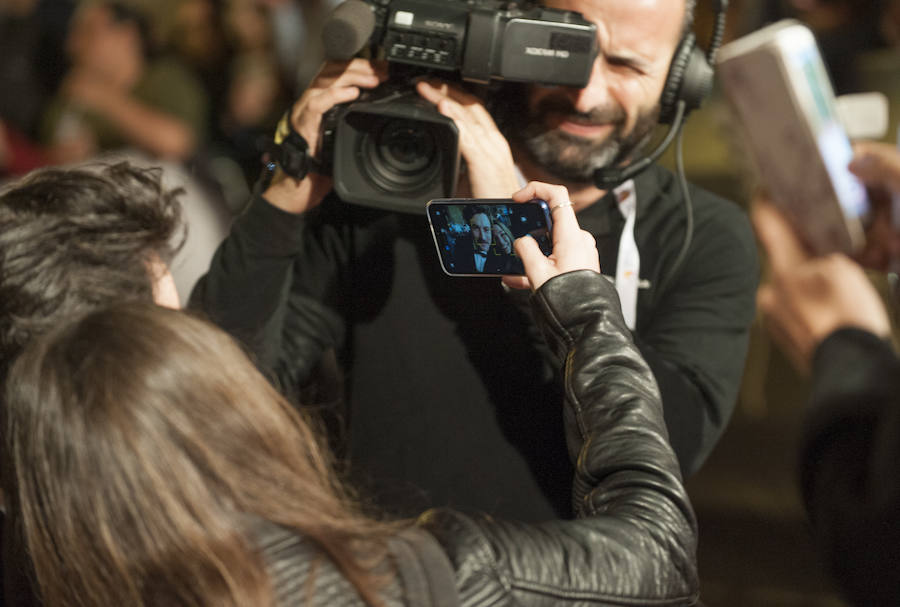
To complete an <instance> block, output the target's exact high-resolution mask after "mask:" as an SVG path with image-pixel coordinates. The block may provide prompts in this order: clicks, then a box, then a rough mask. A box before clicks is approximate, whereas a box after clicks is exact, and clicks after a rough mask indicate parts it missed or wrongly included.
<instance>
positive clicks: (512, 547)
mask: <svg viewBox="0 0 900 607" xmlns="http://www.w3.org/2000/svg"><path fill="white" fill-rule="evenodd" d="M532 305H533V307H534V312H535V316H536V317H537V318H538V319H539V324H540V326H541V327H542V330H543V332H544V335H545V338H546V340H547V343H548V345H549V346H550V348H551V350H552V351H553V352H554V354H555V356H556V357H557V361H558V364H559V365H560V368H561V369H563V373H562V375H563V377H564V381H565V403H564V406H563V410H562V411H561V413H562V414H563V415H564V418H565V427H566V439H567V443H568V448H569V453H570V455H571V457H572V459H573V461H574V462H575V468H576V470H575V479H574V483H573V490H572V499H573V502H574V509H575V512H576V516H577V518H576V519H575V520H569V521H564V520H558V521H548V522H545V523H539V524H526V523H519V522H513V521H501V520H496V519H493V518H491V517H488V516H484V515H467V514H463V513H459V512H455V511H451V510H446V509H436V510H430V511H428V512H426V513H425V514H423V515H422V516H421V517H420V519H419V525H420V526H422V527H423V528H424V529H426V530H428V531H429V532H430V533H431V534H432V535H433V536H434V537H435V538H436V539H437V540H438V542H439V543H440V545H441V546H442V547H443V549H444V551H445V552H446V554H447V556H448V557H449V559H450V563H451V565H452V568H453V571H454V574H455V577H456V588H457V591H458V595H459V601H460V604H461V605H463V606H475V605H525V606H539V605H548V606H549V605H561V604H564V605H690V604H693V603H695V602H696V601H697V596H698V579H697V568H696V545H697V526H696V521H695V518H694V513H693V510H692V508H691V505H690V502H689V501H688V497H687V495H686V493H685V490H684V487H683V486H682V483H681V477H680V473H679V469H678V462H677V460H676V458H675V454H674V453H673V451H672V449H671V447H670V446H669V442H668V437H667V434H666V428H665V424H664V422H663V414H662V405H661V400H660V395H659V390H658V388H657V385H656V382H655V380H654V378H653V375H652V374H651V371H650V369H649V367H648V366H647V364H646V363H645V362H644V360H643V358H642V357H641V355H640V354H639V352H638V350H637V348H636V346H635V345H634V343H633V342H632V339H631V333H630V332H629V330H628V329H627V328H626V326H625V323H624V320H623V318H622V314H621V310H620V305H619V301H618V296H617V294H616V291H615V288H614V287H613V285H612V283H611V282H610V281H609V280H608V279H606V278H604V277H602V276H601V275H599V274H596V273H594V272H591V271H589V270H582V271H577V272H570V273H567V274H563V275H561V276H558V277H555V278H553V279H551V280H549V281H547V283H545V284H544V285H543V286H542V287H541V288H540V289H539V290H538V291H537V292H536V293H535V294H534V296H533V297H532ZM484 465H486V466H489V465H491V463H490V462H485V463H484ZM278 541H280V542H282V546H281V547H280V548H279V549H278V550H277V551H273V546H275V545H276V544H277V542H278ZM296 543H297V546H295V547H296V548H297V550H293V551H292V550H290V549H288V548H285V546H284V545H283V544H284V537H281V538H280V539H277V541H276V540H272V539H270V540H267V541H264V542H263V551H264V554H266V555H267V561H269V562H270V563H272V562H273V561H275V562H276V563H277V566H273V567H270V572H271V571H275V570H279V571H281V575H275V576H273V578H274V580H273V581H274V585H275V587H276V589H278V590H279V597H280V602H281V604H291V605H293V604H301V603H302V600H300V601H299V602H297V603H295V602H294V601H293V600H292V598H291V597H290V594H291V593H290V592H287V593H285V592H283V591H284V590H285V585H286V584H287V583H289V582H290V581H291V580H293V582H292V583H293V585H294V586H295V587H298V588H301V589H302V590H308V589H307V588H306V587H305V586H304V585H303V584H302V583H299V584H298V583H297V581H296V580H297V579H298V578H299V579H301V580H302V579H303V578H304V577H305V575H304V573H306V572H308V570H309V560H310V559H309V551H310V550H312V548H311V547H309V546H308V545H307V546H306V547H305V548H301V547H300V544H302V543H303V542H302V540H300V539H299V538H297V539H296ZM290 561H293V564H294V567H293V568H290V566H289V562H290ZM317 578H318V579H316V580H315V582H314V584H315V588H316V589H315V591H314V592H313V594H314V596H315V598H316V600H315V601H314V602H315V603H316V604H323V605H324V604H328V605H358V604H360V603H359V599H358V597H355V596H354V592H353V591H352V589H351V588H350V587H349V585H348V583H347V581H346V580H344V579H339V578H340V573H339V572H338V571H337V570H335V569H333V568H325V569H322V568H320V569H319V573H318V575H317ZM323 592H324V593H326V594H327V595H328V596H322V595H321V594H320V593H323ZM389 594H390V595H392V596H389V597H386V598H387V601H386V602H387V603H388V604H390V605H395V604H406V601H404V600H403V599H402V590H399V589H398V588H396V584H395V585H394V588H393V592H389ZM301 596H302V597H304V598H309V595H308V594H307V593H306V592H300V593H299V594H297V598H298V599H299V597H301Z"/></svg>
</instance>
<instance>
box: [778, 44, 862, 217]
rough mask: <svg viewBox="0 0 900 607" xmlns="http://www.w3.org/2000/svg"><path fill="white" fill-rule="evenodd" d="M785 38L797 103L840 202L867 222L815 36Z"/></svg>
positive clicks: (850, 152) (859, 185)
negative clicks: (813, 137) (808, 124)
mask: <svg viewBox="0 0 900 607" xmlns="http://www.w3.org/2000/svg"><path fill="white" fill-rule="evenodd" d="M791 33H792V35H791V36H785V37H784V39H783V41H782V49H783V51H784V53H785V58H786V60H787V64H788V69H790V70H791V71H792V72H793V82H794V83H795V87H796V88H795V92H796V94H797V102H798V103H799V104H800V106H801V107H802V109H803V115H804V116H805V117H806V119H807V120H808V121H809V123H810V127H811V129H812V132H813V134H814V136H815V138H816V142H817V144H818V148H819V153H820V154H821V155H822V160H823V161H824V163H825V169H826V170H827V171H828V175H829V176H830V178H831V183H832V186H833V187H834V190H835V194H836V195H837V199H838V202H839V203H840V205H841V208H842V209H843V211H844V214H845V215H846V216H847V217H850V218H855V219H865V218H866V217H867V216H868V214H869V210H870V205H869V199H868V195H867V193H866V188H865V186H863V184H862V183H861V182H860V181H859V179H857V177H856V176H855V175H853V173H851V172H850V171H849V169H848V168H847V165H849V164H850V161H851V160H852V159H853V148H852V147H851V145H850V140H849V139H848V138H847V135H846V133H845V132H844V127H843V125H841V122H840V118H839V117H838V113H837V108H836V107H835V100H834V91H833V90H832V87H831V81H830V80H829V78H828V73H827V72H826V70H825V64H824V62H823V61H822V57H821V55H820V54H819V50H818V47H817V46H816V42H815V39H814V38H813V35H812V34H811V33H810V32H809V31H808V30H801V29H794V30H792V31H791Z"/></svg>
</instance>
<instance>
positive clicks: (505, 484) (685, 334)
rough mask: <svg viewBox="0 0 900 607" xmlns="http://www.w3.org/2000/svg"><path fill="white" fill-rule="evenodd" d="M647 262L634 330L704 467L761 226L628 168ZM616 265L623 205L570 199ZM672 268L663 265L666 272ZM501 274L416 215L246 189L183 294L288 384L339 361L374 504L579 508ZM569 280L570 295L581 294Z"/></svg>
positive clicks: (739, 341)
mask: <svg viewBox="0 0 900 607" xmlns="http://www.w3.org/2000/svg"><path fill="white" fill-rule="evenodd" d="M636 188H637V194H638V208H637V218H636V228H635V240H636V242H637V246H638V249H639V251H640V254H641V265H642V268H641V279H642V280H645V281H647V282H648V283H649V287H648V288H646V289H642V290H641V291H640V293H639V297H638V309H637V312H638V314H637V327H636V329H635V340H636V342H637V344H638V346H639V348H640V350H641V352H642V354H643V355H644V356H645V358H646V359H647V361H648V362H649V364H650V366H651V368H652V369H653V372H654V375H655V377H656V379H657V382H658V383H659V385H660V388H661V391H662V395H663V403H664V406H665V413H666V422H667V425H668V429H669V433H670V438H671V440H672V443H673V447H674V448H675V451H676V454H677V455H678V457H679V461H680V463H681V466H682V470H683V471H686V472H688V473H690V472H692V471H694V470H696V469H697V468H698V467H699V466H700V464H701V463H702V461H703V460H704V459H705V457H706V456H707V455H708V453H709V451H710V449H711V448H712V446H713V445H714V443H715V441H716V440H717V439H718V437H719V436H720V434H721V432H722V431H723V429H724V427H725V424H726V422H727V420H728V418H729V417H730V414H731V411H732V409H733V406H734V402H735V399H736V395H737V390H738V386H739V383H740V377H741V374H742V371H743V365H744V358H745V355H746V348H747V338H748V329H749V326H750V324H751V322H752V318H753V313H754V298H755V289H756V284H757V278H758V270H757V257H756V248H755V242H754V238H753V235H752V231H751V230H750V227H749V222H748V221H747V219H746V217H745V215H744V214H743V212H742V211H741V210H740V209H739V208H738V207H736V206H735V205H734V204H732V203H730V202H728V201H725V200H722V199H719V198H717V197H715V196H713V195H711V194H709V193H707V192H703V191H701V190H699V189H696V188H694V189H692V198H693V207H694V208H693V213H694V235H693V239H692V242H691V246H690V249H689V251H688V255H687V257H686V259H685V262H684V263H683V264H682V265H681V267H680V269H679V271H678V273H677V274H676V275H673V276H671V280H670V281H669V282H668V285H669V286H668V287H667V288H666V289H665V290H664V291H662V292H660V291H658V289H657V288H656V287H657V286H658V285H659V284H660V281H661V280H663V279H664V278H665V277H667V275H668V273H669V270H670V269H671V265H672V263H673V261H674V257H675V255H676V254H677V251H678V250H679V249H680V247H681V245H682V242H683V241H684V226H685V215H684V209H683V205H682V200H681V196H680V192H679V190H678V187H677V182H676V180H675V179H674V177H673V175H672V174H671V173H669V172H668V171H666V170H665V169H662V168H660V167H652V168H651V169H649V170H648V171H646V172H644V173H643V174H642V175H640V176H639V177H638V178H637V179H636ZM579 221H580V222H581V224H582V226H583V227H584V228H585V229H589V230H590V231H591V232H593V233H594V234H595V237H596V238H597V243H598V248H599V250H600V254H601V259H600V263H601V268H602V269H603V271H604V273H607V274H613V275H614V273H615V259H614V257H615V251H616V248H617V246H618V239H619V233H620V232H621V227H622V224H623V223H624V222H623V220H622V217H621V215H620V214H619V212H618V209H617V206H616V203H615V200H614V197H613V195H612V194H610V195H608V196H606V197H604V198H602V199H601V200H599V201H598V202H597V203H595V204H594V205H592V206H591V207H589V208H588V209H586V210H585V211H583V212H582V213H580V214H579ZM667 280H668V279H667ZM521 296H522V294H513V295H512V296H511V295H510V294H507V293H506V292H505V291H504V289H503V288H502V285H501V284H500V282H499V280H497V279H496V278H493V279H491V278H451V277H448V276H446V275H445V274H443V272H442V271H441V268H440V263H439V261H438V258H437V253H436V251H435V250H434V243H433V241H432V239H431V236H430V234H429V232H428V226H427V220H426V219H425V217H424V215H423V216H418V215H406V214H398V213H392V212H386V211H380V210H375V209H367V208H364V207H360V206H356V205H350V204H344V203H342V202H340V201H338V200H335V199H333V198H330V199H327V200H326V201H324V202H323V204H322V205H321V206H320V207H319V208H317V209H315V210H313V211H311V212H310V213H308V214H307V216H306V217H299V216H294V215H290V214H288V213H285V212H283V211H280V210H279V209H277V208H275V207H273V206H271V205H269V204H267V203H266V202H265V201H264V200H257V201H254V202H253V203H252V205H251V206H250V208H249V210H248V212H247V213H246V214H245V215H243V216H242V217H240V218H239V219H238V220H237V221H236V222H235V225H234V227H233V230H232V233H231V235H230V236H229V237H228V238H227V239H226V240H225V242H223V244H222V245H221V247H220V249H219V251H218V252H217V253H216V256H215V258H214V260H213V262H212V265H211V268H210V272H209V274H208V275H207V276H206V277H205V278H204V279H202V280H201V282H200V283H199V284H198V287H197V289H196V290H195V292H194V295H193V298H192V299H193V304H194V305H195V306H200V307H202V308H203V309H205V310H206V311H207V313H208V314H209V315H210V317H211V318H212V319H213V320H214V321H215V322H217V323H219V324H220V325H221V326H223V327H224V328H225V329H227V330H229V331H230V332H232V333H233V334H235V335H236V336H237V337H238V338H239V339H241V340H243V341H244V342H245V343H247V344H248V345H249V347H250V348H251V350H252V351H253V352H254V353H255V355H256V357H257V361H258V363H259V364H260V366H261V367H262V368H263V369H265V370H267V371H268V372H269V373H270V374H271V376H272V377H273V378H274V379H275V380H276V383H277V384H278V385H279V386H280V387H281V388H282V390H284V391H285V392H286V393H288V394H289V395H292V396H294V397H295V398H298V395H299V394H300V387H301V386H302V385H303V384H304V383H305V382H307V380H308V379H309V377H310V374H311V372H312V369H313V367H314V366H315V365H316V364H317V362H318V361H319V360H320V357H321V355H322V353H323V352H327V351H328V350H329V349H330V348H335V349H336V351H338V353H339V358H340V361H341V362H342V363H343V364H342V368H343V369H344V370H345V371H346V373H347V383H346V386H347V410H346V418H345V419H344V420H343V421H345V422H347V423H348V425H349V440H348V443H347V452H348V454H349V459H350V463H351V469H352V471H353V472H354V478H355V480H356V482H357V483H361V484H362V485H363V486H365V487H366V490H367V492H368V493H370V494H374V495H375V496H376V500H377V504H378V506H379V507H383V508H386V509H388V510H390V511H392V512H394V513H396V514H414V513H417V512H419V511H421V510H422V509H423V508H424V507H427V506H432V505H441V506H445V505H449V506H454V507H458V508H464V509H477V510H481V511H485V512H489V513H493V514H497V515H500V516H504V517H507V518H519V519H522V520H542V519H549V518H555V517H558V516H567V515H569V513H570V511H571V506H570V503H569V502H570V489H571V486H570V482H571V478H572V474H571V464H570V463H569V461H568V457H567V454H566V448H565V444H564V440H563V431H562V412H561V404H560V403H561V402H562V401H561V394H560V393H559V390H560V388H559V382H558V381H555V378H554V374H555V373H556V372H558V370H553V369H549V368H548V367H547V366H546V365H545V363H544V359H543V357H542V356H541V354H540V342H539V340H537V339H536V336H535V334H534V331H533V328H532V325H531V323H530V322H529V319H528V318H527V316H526V313H525V312H524V311H523V307H522V306H519V305H516V303H515V301H514V300H515V299H516V298H517V297H521ZM577 296H578V294H577V293H573V297H577Z"/></svg>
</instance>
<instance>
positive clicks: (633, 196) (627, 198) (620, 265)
mask: <svg viewBox="0 0 900 607" xmlns="http://www.w3.org/2000/svg"><path fill="white" fill-rule="evenodd" d="M613 192H614V194H615V195H616V200H618V201H619V211H621V213H622V215H623V216H624V217H625V226H624V227H623V228H622V236H621V237H619V256H618V257H617V259H616V291H618V293H619V301H621V302H622V316H623V317H624V318H625V324H626V325H627V326H628V328H629V329H631V330H632V331H634V327H635V323H636V321H637V296H638V286H639V284H640V282H641V279H640V273H641V255H640V253H638V248H637V243H635V241H634V219H635V216H636V215H637V193H636V192H635V189H634V180H632V179H629V180H628V181H626V182H625V183H623V184H622V185H620V186H619V187H617V188H616V189H615V190H613Z"/></svg>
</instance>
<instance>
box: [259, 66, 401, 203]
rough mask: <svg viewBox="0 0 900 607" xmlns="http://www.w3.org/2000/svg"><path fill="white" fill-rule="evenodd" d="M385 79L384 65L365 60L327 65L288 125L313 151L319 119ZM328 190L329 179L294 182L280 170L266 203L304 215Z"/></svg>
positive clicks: (296, 106)
mask: <svg viewBox="0 0 900 607" xmlns="http://www.w3.org/2000/svg"><path fill="white" fill-rule="evenodd" d="M386 79H387V64H386V63H383V62H371V61H367V60H365V59H353V60H351V61H343V62H326V63H325V64H323V65H322V69H320V70H319V73H318V74H317V75H316V77H315V79H313V81H312V82H311V83H310V85H309V87H308V88H307V89H306V91H304V93H303V95H301V97H300V99H298V100H297V102H296V103H294V105H293V107H291V116H290V119H291V125H292V126H293V127H294V130H296V131H297V132H298V133H299V134H300V135H301V136H302V137H303V138H304V139H306V142H307V143H308V144H309V149H310V150H312V151H315V150H317V149H318V145H319V129H320V127H321V125H322V116H323V115H324V114H325V113H326V112H327V111H328V110H330V109H331V108H333V107H334V106H336V105H338V104H341V103H347V102H349V101H353V100H354V99H356V98H357V97H359V94H360V90H361V89H373V88H375V87H377V86H378V85H379V84H381V83H382V82H384V81H385V80H386ZM330 190H331V179H330V178H329V177H325V176H323V175H317V174H314V173H310V174H309V175H307V176H306V177H305V178H304V179H302V180H299V181H297V180H294V179H291V178H290V177H287V176H286V175H284V174H283V173H281V172H280V171H279V175H278V177H276V179H275V180H273V182H272V184H271V185H270V186H269V188H268V189H267V190H266V191H265V193H264V196H265V198H266V200H268V201H269V202H271V203H272V204H274V205H275V206H277V207H279V208H281V209H283V210H285V211H288V212H290V213H303V212H304V211H308V210H309V209H311V208H313V207H315V206H316V205H318V204H319V203H320V202H321V201H322V199H323V198H325V195H326V194H328V192H329V191H330Z"/></svg>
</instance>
